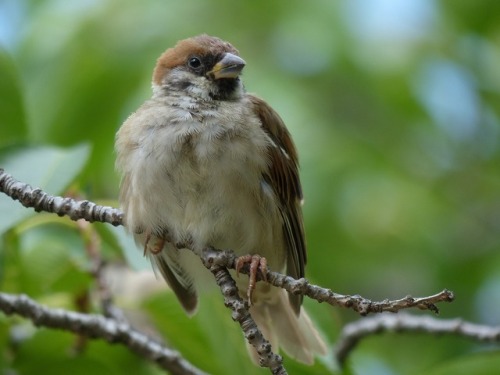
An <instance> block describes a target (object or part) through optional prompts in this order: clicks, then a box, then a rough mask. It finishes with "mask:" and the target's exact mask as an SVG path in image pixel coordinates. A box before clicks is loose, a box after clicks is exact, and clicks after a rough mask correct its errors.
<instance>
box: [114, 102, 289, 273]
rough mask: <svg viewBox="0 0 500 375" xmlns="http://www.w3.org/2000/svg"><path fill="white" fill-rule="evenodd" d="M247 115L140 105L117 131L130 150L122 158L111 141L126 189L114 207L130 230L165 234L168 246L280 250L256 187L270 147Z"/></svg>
mask: <svg viewBox="0 0 500 375" xmlns="http://www.w3.org/2000/svg"><path fill="white" fill-rule="evenodd" d="M248 108H251V106H250V105H245V104H242V103H233V102H224V103H222V104H220V106H219V107H218V108H205V109H203V108H198V109H196V110H194V108H192V109H191V110H188V109H181V108H172V107H167V106H163V107H161V108H157V106H154V105H153V106H152V105H151V103H146V105H145V107H143V108H141V109H140V110H139V111H138V112H136V114H134V115H133V116H132V117H131V118H130V119H129V120H128V121H127V122H126V123H125V124H124V126H123V128H125V130H120V132H130V133H131V134H132V137H131V138H133V139H134V140H135V143H136V144H135V147H134V148H133V150H132V151H130V152H125V151H124V150H123V149H121V148H120V145H119V141H118V140H117V151H118V154H119V155H118V164H120V165H121V167H120V165H119V167H120V168H121V169H122V170H123V171H124V173H125V179H124V181H127V184H128V186H127V187H125V186H124V187H123V189H122V199H121V200H122V204H123V207H124V210H125V212H126V221H127V226H128V227H129V228H130V229H131V230H134V229H132V228H140V229H142V230H148V229H150V230H153V231H158V232H161V231H162V230H164V229H167V230H168V231H169V234H170V235H171V236H172V237H173V240H174V241H178V242H181V241H185V240H186V239H187V238H189V239H191V240H193V242H194V243H195V245H196V246H200V247H203V246H207V245H210V246H214V247H218V248H231V249H233V250H235V251H236V252H238V253H241V254H246V253H253V252H258V253H260V254H261V255H266V254H265V252H266V251H267V252H275V251H277V249H280V248H282V233H281V230H282V229H281V217H280V214H279V210H278V207H277V206H276V204H275V199H274V193H273V191H272V189H270V188H269V186H266V185H265V182H263V180H262V174H263V172H265V171H266V169H267V168H268V163H269V160H268V155H267V148H268V147H269V144H270V143H269V142H270V140H269V138H268V136H267V135H266V133H265V132H264V131H263V129H262V128H261V125H260V122H259V119H258V118H257V116H255V115H254V114H253V113H251V112H250V111H249V110H248ZM137 123H139V124H140V125H139V126H137ZM118 137H120V135H118ZM122 148H123V147H122ZM263 252H264V254H263ZM276 260H277V261H278V262H279V263H282V259H279V260H278V259H276ZM278 268H281V267H278Z"/></svg>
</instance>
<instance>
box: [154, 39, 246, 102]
mask: <svg viewBox="0 0 500 375" xmlns="http://www.w3.org/2000/svg"><path fill="white" fill-rule="evenodd" d="M244 66H245V61H244V60H243V59H242V58H241V57H239V53H238V50H237V49H236V48H234V47H233V46H232V45H231V44H230V43H228V42H225V41H223V40H221V39H219V38H216V37H212V36H208V35H205V34H203V35H199V36H196V37H193V38H189V39H185V40H181V41H180V42H178V43H177V44H176V45H175V47H173V48H169V49H168V50H166V51H165V52H164V53H163V54H162V55H161V56H160V57H159V58H158V61H157V63H156V67H155V70H154V72H153V92H154V95H155V96H162V95H168V94H169V92H171V91H177V92H183V93H185V94H187V95H189V96H191V97H197V98H200V99H206V100H235V99H238V98H239V97H241V95H242V93H243V85H242V83H241V80H240V74H241V71H242V70H243V67H244Z"/></svg>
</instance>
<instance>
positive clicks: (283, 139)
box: [249, 95, 307, 314]
mask: <svg viewBox="0 0 500 375" xmlns="http://www.w3.org/2000/svg"><path fill="white" fill-rule="evenodd" d="M249 98H250V100H251V101H252V103H253V105H254V108H255V112H256V113H257V115H258V116H259V118H260V120H261V122H262V127H263V129H264V130H265V131H266V133H267V134H268V135H269V137H270V139H271V140H272V143H273V144H272V145H271V146H270V147H269V155H270V159H271V164H270V167H269V170H268V173H267V175H265V176H264V178H265V179H266V180H267V181H269V182H270V184H271V186H272V187H273V189H274V192H275V194H276V196H277V197H278V198H279V203H280V211H281V215H282V217H283V233H284V236H285V243H286V246H287V249H286V250H287V274H288V275H290V276H292V277H294V278H301V277H304V267H305V264H306V260H307V254H306V244H305V236H304V227H303V220H302V209H301V202H302V188H301V186H300V179H299V171H298V157H297V151H296V150H295V145H294V144H293V141H292V138H291V136H290V133H289V132H288V130H287V128H286V126H285V124H284V123H283V120H281V118H280V117H279V115H278V114H277V113H276V112H275V111H274V110H273V109H272V108H271V107H270V106H269V105H267V104H266V103H265V102H264V101H263V100H262V99H259V98H257V97H255V96H252V95H249ZM289 300H290V304H291V305H292V307H293V308H294V310H295V312H296V313H297V314H298V313H299V312H300V305H301V304H302V296H296V295H292V294H289Z"/></svg>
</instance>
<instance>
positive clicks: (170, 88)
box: [115, 34, 326, 364]
mask: <svg viewBox="0 0 500 375" xmlns="http://www.w3.org/2000/svg"><path fill="white" fill-rule="evenodd" d="M245 64H246V63H245V61H244V60H243V59H242V58H241V57H240V55H239V52H238V50H236V49H235V48H234V47H233V46H232V45H231V44H230V43H228V42H225V41H223V40H221V39H219V38H217V37H213V36H208V35H205V34H204V35H199V36H195V37H192V38H189V39H185V40H182V41H179V42H178V43H177V44H176V45H175V46H174V47H173V48H170V49H167V50H166V51H165V52H164V53H163V54H162V55H161V56H160V57H159V58H158V60H157V63H156V67H155V69H154V72H153V79H152V91H153V95H152V98H151V99H149V100H147V101H146V102H145V103H144V104H143V105H141V106H140V107H139V109H138V110H137V111H136V112H134V113H133V114H132V115H131V116H130V117H129V118H128V119H127V120H126V121H125V122H124V123H123V125H122V126H121V127H120V129H119V130H118V132H117V134H116V141H115V150H116V154H117V159H116V167H117V170H118V171H119V172H120V173H121V175H122V180H121V186H120V198H119V200H120V204H121V207H122V210H123V212H124V223H125V227H126V228H127V229H128V230H129V231H130V232H131V233H133V235H134V238H135V240H136V242H137V243H138V244H139V245H140V246H141V247H142V248H143V249H144V252H145V254H146V255H147V256H148V257H149V258H150V259H151V262H152V264H153V266H154V267H155V269H156V270H157V271H159V273H160V274H161V275H162V276H163V278H164V279H165V280H166V282H167V283H168V285H169V286H170V288H171V289H172V291H173V292H174V293H175V295H176V296H177V298H178V300H179V301H180V303H181V305H182V307H183V308H184V310H185V311H186V312H187V313H188V314H190V315H191V314H194V313H195V311H196V308H197V301H198V292H199V290H200V288H202V287H203V286H204V285H207V284H213V285H215V282H214V280H213V277H212V275H211V274H210V273H209V271H208V270H206V269H205V268H204V267H203V265H202V263H201V261H200V259H199V257H198V256H197V255H196V253H199V252H200V251H201V250H202V249H204V248H205V247H208V246H210V247H213V248H216V249H232V250H233V251H234V252H235V254H236V255H237V256H238V257H239V258H238V261H237V270H238V269H240V267H242V265H244V264H245V263H250V266H251V267H250V268H251V275H250V277H249V278H247V277H246V276H245V277H243V276H240V277H236V282H237V286H238V289H239V291H240V295H241V297H242V298H248V299H249V302H250V314H251V315H252V317H253V318H254V320H255V322H256V324H257V325H258V327H259V328H260V329H261V331H262V333H263V334H264V336H265V337H266V338H267V339H268V340H269V341H270V342H271V345H272V347H273V349H275V350H277V347H281V348H282V349H283V350H284V351H285V352H286V353H287V354H289V355H290V356H291V357H293V358H295V359H296V360H298V361H300V362H303V363H307V364H312V363H313V361H314V355H315V354H320V355H323V354H326V346H325V344H324V342H323V340H322V339H321V337H320V335H319V334H318V332H317V330H316V329H315V328H314V326H313V324H312V322H311V320H310V319H309V317H308V315H307V314H306V312H305V311H304V309H303V308H302V307H301V304H302V296H297V295H293V294H288V293H287V292H286V291H284V290H283V289H280V288H275V287H273V286H270V285H269V284H267V283H265V282H258V283H256V282H255V281H256V274H257V273H258V272H262V273H263V274H265V270H266V269H267V267H270V268H271V269H273V270H275V271H278V272H282V273H286V274H287V275H290V276H292V277H294V278H301V277H304V268H305V265H306V260H307V254H306V244H305V238H304V227H303V219H302V211H301V203H302V189H301V184H300V180H299V172H298V157H297V151H296V148H295V146H294V143H293V141H292V138H291V136H290V133H289V132H288V130H287V128H286V126H285V124H284V123H283V120H282V119H281V118H280V116H279V115H278V114H277V113H276V112H275V111H274V110H273V109H272V108H271V107H270V106H269V104H267V103H266V102H265V101H264V100H262V99H260V98H258V97H257V96H254V95H252V94H249V93H247V92H246V90H245V88H244V86H243V83H242V80H241V73H242V70H243V68H244V66H245ZM183 248H189V249H190V250H192V251H188V250H186V249H183ZM247 345H248V344H247ZM249 351H250V354H251V357H252V358H253V359H254V360H255V361H258V359H257V358H258V356H257V353H256V351H255V350H254V349H253V348H249Z"/></svg>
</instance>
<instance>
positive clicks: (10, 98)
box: [0, 49, 27, 144]
mask: <svg viewBox="0 0 500 375" xmlns="http://www.w3.org/2000/svg"><path fill="white" fill-rule="evenodd" d="M0 119H1V120H0V121H1V125H0V142H1V143H2V144H8V143H12V142H16V141H20V140H23V139H24V138H25V136H26V134H27V126H26V115H25V110H24V103H23V95H22V92H21V87H20V84H19V76H18V72H17V69H16V67H15V66H14V63H13V61H12V60H11V58H10V56H9V55H8V54H7V53H6V52H5V51H4V50H2V49H0Z"/></svg>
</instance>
